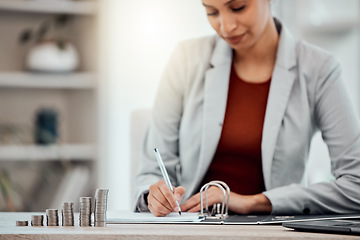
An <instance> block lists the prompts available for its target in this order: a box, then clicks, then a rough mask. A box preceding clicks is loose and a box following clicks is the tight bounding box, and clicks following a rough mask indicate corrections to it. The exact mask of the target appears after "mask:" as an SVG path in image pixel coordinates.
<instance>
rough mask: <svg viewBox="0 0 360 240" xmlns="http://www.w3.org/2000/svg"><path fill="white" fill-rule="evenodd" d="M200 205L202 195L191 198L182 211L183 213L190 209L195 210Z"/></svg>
mask: <svg viewBox="0 0 360 240" xmlns="http://www.w3.org/2000/svg"><path fill="white" fill-rule="evenodd" d="M199 203H200V193H197V194H195V195H193V196H192V197H190V198H189V199H188V200H187V201H186V202H185V203H184V204H182V205H181V209H182V210H183V211H188V210H189V209H191V208H193V207H194V206H196V205H197V204H199Z"/></svg>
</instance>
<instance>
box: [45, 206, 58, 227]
mask: <svg viewBox="0 0 360 240" xmlns="http://www.w3.org/2000/svg"><path fill="white" fill-rule="evenodd" d="M46 225H47V226H59V213H58V210H57V209H46Z"/></svg>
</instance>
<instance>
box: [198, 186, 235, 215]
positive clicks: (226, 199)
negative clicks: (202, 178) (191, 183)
mask: <svg viewBox="0 0 360 240" xmlns="http://www.w3.org/2000/svg"><path fill="white" fill-rule="evenodd" d="M210 186H216V187H218V188H220V189H221V190H222V192H223V201H222V205H221V211H220V213H219V211H218V210H217V211H215V215H212V214H211V212H209V206H208V200H207V190H208V189H209V187H210ZM225 190H226V192H225ZM204 191H205V194H204V195H205V212H204V200H203V192H204ZM229 198H230V188H229V186H228V185H227V184H226V183H224V182H222V181H211V182H209V183H206V184H205V185H204V186H202V187H201V189H200V205H201V213H200V216H204V217H205V218H208V219H209V218H216V219H225V218H227V217H228V209H229Z"/></svg>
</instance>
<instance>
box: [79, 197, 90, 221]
mask: <svg viewBox="0 0 360 240" xmlns="http://www.w3.org/2000/svg"><path fill="white" fill-rule="evenodd" d="M79 225H80V226H81V227H89V226H91V197H81V198H80V215H79Z"/></svg>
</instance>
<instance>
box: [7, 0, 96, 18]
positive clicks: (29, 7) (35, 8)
mask: <svg viewBox="0 0 360 240" xmlns="http://www.w3.org/2000/svg"><path fill="white" fill-rule="evenodd" d="M96 9H97V4H96V1H90V0H87V1H85V0H82V1H71V0H52V1H49V0H0V10H5V11H17V12H36V13H57V14H80V15H94V14H95V13H96Z"/></svg>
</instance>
